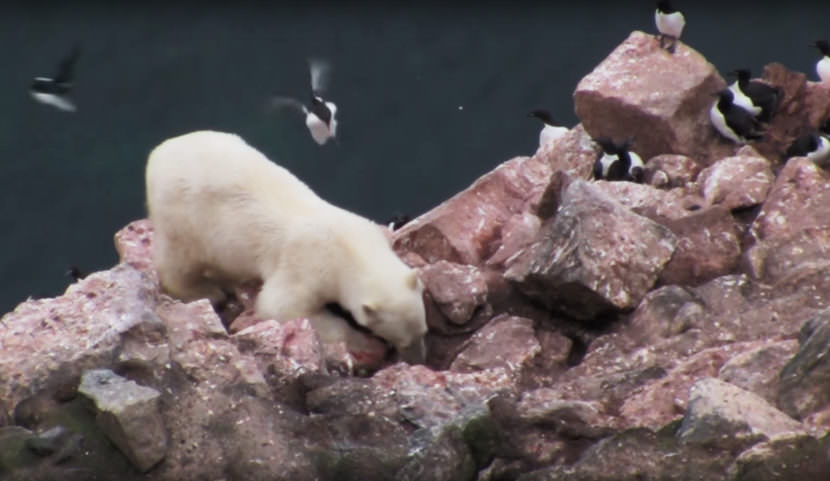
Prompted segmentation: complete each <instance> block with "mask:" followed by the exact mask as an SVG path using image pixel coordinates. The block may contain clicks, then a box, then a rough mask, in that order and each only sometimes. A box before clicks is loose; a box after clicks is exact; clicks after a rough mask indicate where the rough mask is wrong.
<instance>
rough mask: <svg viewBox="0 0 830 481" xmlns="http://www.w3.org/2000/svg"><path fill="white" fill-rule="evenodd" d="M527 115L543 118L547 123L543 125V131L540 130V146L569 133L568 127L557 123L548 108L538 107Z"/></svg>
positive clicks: (544, 122) (543, 121)
mask: <svg viewBox="0 0 830 481" xmlns="http://www.w3.org/2000/svg"><path fill="white" fill-rule="evenodd" d="M527 116H528V117H536V118H537V119H539V120H541V121H542V123H543V124H545V125H544V127H542V131H541V132H539V147H541V146H543V145H545V144H548V143H550V142H553V141H555V140H556V139H558V138H559V137H562V136H563V135H565V134H566V133H568V128H567V127H560V126H558V125H555V122H554V121H553V117H552V116H551V115H550V112H548V111H547V110H541V109H537V110H534V111H532V112H530V113H529V114H527Z"/></svg>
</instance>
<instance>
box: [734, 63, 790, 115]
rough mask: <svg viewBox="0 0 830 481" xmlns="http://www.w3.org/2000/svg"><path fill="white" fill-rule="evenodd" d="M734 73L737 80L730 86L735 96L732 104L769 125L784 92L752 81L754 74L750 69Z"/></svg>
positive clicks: (741, 69) (738, 70)
mask: <svg viewBox="0 0 830 481" xmlns="http://www.w3.org/2000/svg"><path fill="white" fill-rule="evenodd" d="M733 73H734V75H735V76H736V77H737V80H735V82H734V83H732V85H730V86H729V90H731V91H732V95H733V100H732V103H734V104H735V105H737V106H738V107H741V108H742V109H744V110H746V111H747V112H749V113H750V114H752V115H753V116H755V117H756V118H757V119H758V120H760V121H761V122H764V123H769V121H770V120H772V116H773V115H774V114H775V111H776V109H778V104H779V103H780V102H781V98H782V97H783V96H784V93H783V92H782V90H781V89H780V88H779V87H774V86H772V85H769V84H767V83H765V82H762V81H760V80H750V78H751V77H752V72H751V71H750V70H749V69H746V68H739V69H737V70H735V72H733Z"/></svg>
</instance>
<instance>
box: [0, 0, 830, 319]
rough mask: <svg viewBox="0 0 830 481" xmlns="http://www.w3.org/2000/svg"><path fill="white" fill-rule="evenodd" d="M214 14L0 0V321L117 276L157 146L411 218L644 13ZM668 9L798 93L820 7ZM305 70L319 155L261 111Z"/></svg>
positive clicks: (562, 116) (698, 45) (480, 166)
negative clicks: (330, 108) (192, 146)
mask: <svg viewBox="0 0 830 481" xmlns="http://www.w3.org/2000/svg"><path fill="white" fill-rule="evenodd" d="M171 3H172V2H171ZM234 3H235V2H227V4H228V5H227V6H221V5H216V4H213V3H202V4H201V5H200V4H196V3H186V4H176V5H168V6H165V4H164V3H162V2H129V3H124V2H111V3H105V2H60V3H58V2H51V3H50V2H46V3H42V2H41V3H28V4H21V5H19V6H12V5H10V4H4V5H2V6H0V66H2V67H0V72H2V75H0V176H2V179H3V184H2V188H0V226H2V227H3V232H2V236H0V279H2V283H0V313H2V312H6V311H8V310H11V309H13V308H14V306H15V305H16V304H18V303H19V302H21V301H23V300H25V299H26V298H27V297H29V296H31V297H46V296H55V295H59V294H60V293H62V292H63V290H64V289H65V288H66V286H67V284H68V283H69V282H70V279H69V278H68V277H66V276H65V274H64V273H65V271H66V270H67V268H68V267H69V266H71V265H76V266H77V267H78V268H80V269H81V270H82V271H85V272H91V271H95V270H100V269H106V268H109V267H111V266H112V265H114V264H115V262H117V256H116V253H115V250H114V248H113V241H112V238H113V234H114V233H115V232H116V231H117V230H118V229H120V228H121V227H123V226H124V225H126V224H127V223H128V222H130V221H132V220H135V219H139V218H142V217H144V215H145V209H144V194H143V184H144V182H143V169H144V162H145V160H146V157H147V154H148V153H149V151H150V150H151V149H152V148H153V147H154V146H155V145H157V144H158V143H159V142H161V141H162V140H164V139H166V138H168V137H171V136H175V135H179V134H183V133H186V132H188V131H192V130H196V129H218V130H226V131H230V132H235V133H238V134H240V135H241V136H243V137H244V138H245V139H246V140H247V141H248V142H249V143H251V144H252V145H254V146H255V147H257V148H258V149H260V150H262V151H263V152H264V153H265V154H266V155H268V156H269V157H270V158H272V159H273V160H274V161H276V162H278V163H280V164H281V165H283V166H285V167H287V168H288V169H289V170H291V171H292V172H294V173H295V174H296V175H297V176H299V177H300V178H301V179H303V180H304V181H305V182H307V183H308V184H309V185H310V186H311V187H312V188H313V189H315V190H316V191H317V192H318V193H319V194H320V195H321V196H322V197H323V198H325V199H327V200H329V201H330V202H332V203H335V204H337V205H339V206H342V207H345V208H347V209H350V210H353V211H356V212H358V213H360V214H362V215H365V216H367V217H370V218H372V219H374V220H377V221H379V222H382V221H385V220H387V219H389V218H390V217H392V216H393V215H395V214H397V213H405V214H410V215H412V216H415V215H417V214H420V213H422V212H425V211H427V210H429V209H430V208H432V207H434V206H435V205H437V204H439V203H440V202H441V201H443V200H445V199H446V198H448V197H450V196H451V195H453V194H455V193H456V192H458V191H459V190H461V189H463V188H465V187H466V186H468V185H469V184H470V183H472V182H473V181H474V180H475V179H476V178H477V177H478V176H480V175H481V174H483V173H485V172H487V171H489V170H491V169H492V168H494V167H495V166H497V165H498V164H500V163H501V162H503V161H505V160H507V159H509V158H511V157H513V156H516V155H530V154H532V153H533V152H534V151H535V149H536V147H537V143H538V133H539V129H540V125H539V124H538V123H537V122H536V121H535V120H533V119H529V118H527V117H526V115H527V113H528V112H529V111H530V110H531V109H534V108H547V109H549V110H550V111H551V112H552V113H553V115H554V117H555V118H556V119H557V120H558V121H559V122H560V123H562V124H564V125H568V126H572V125H574V124H575V123H577V122H578V119H577V118H576V117H575V115H574V113H573V102H572V93H573V90H574V88H575V87H576V84H577V83H578V81H579V79H580V78H582V77H583V76H584V75H586V74H587V73H589V72H590V71H591V70H592V69H593V67H594V66H596V65H597V64H598V63H599V62H600V61H602V59H603V58H605V57H606V56H607V55H608V53H610V52H611V50H613V49H614V48H615V47H616V46H617V45H618V44H619V43H620V42H622V41H623V40H624V39H625V38H626V37H627V36H628V35H629V34H630V33H631V32H632V31H633V30H643V31H646V32H650V33H653V32H654V20H653V3H652V2H569V3H570V5H571V6H568V7H564V6H560V3H559V2H511V3H507V2H505V3H503V4H498V3H486V4H481V5H478V6H477V5H476V4H472V3H470V4H463V6H462V5H458V6H456V5H453V4H451V3H448V4H446V5H441V4H438V3H429V4H418V3H414V2H410V4H409V6H402V4H400V3H398V2H389V3H380V2H378V3H367V2H362V3H349V2H343V3H342V4H338V3H334V2H329V3H324V4H313V3H304V4H303V5H304V6H302V7H301V6H285V5H288V4H281V3H277V2H273V3H270V4H266V3H264V2H263V4H261V5H260V4H254V2H242V3H239V4H237V6H232V5H233V4H234ZM674 3H675V4H676V6H677V7H679V8H681V9H682V10H683V11H684V12H685V14H686V18H687V26H686V31H685V33H684V36H683V40H684V42H686V43H687V44H688V45H690V46H691V47H692V48H694V49H696V50H698V51H699V52H701V53H702V54H703V55H704V56H705V57H706V58H707V59H708V60H709V61H711V62H712V63H713V64H714V65H715V66H716V67H717V68H718V69H719V70H720V71H721V72H722V73H724V74H725V73H726V72H729V71H731V70H734V69H736V68H739V67H748V68H751V69H752V70H753V71H754V72H755V73H758V74H760V72H761V70H762V68H763V66H764V65H765V64H766V63H769V62H781V63H783V64H784V65H786V66H787V67H788V68H790V69H793V70H799V71H803V72H806V73H807V74H808V76H809V78H810V79H815V68H814V66H815V62H816V60H818V58H819V56H818V51H817V50H816V49H814V48H812V47H810V44H811V43H812V42H813V41H815V40H816V39H819V38H829V37H830V2H823V3H819V2H774V3H759V2H720V3H715V2H691V1H687V2H681V1H675V2H674ZM281 5H282V6H281ZM76 43H77V44H79V45H81V48H82V54H81V57H80V59H79V61H78V64H77V66H76V70H77V71H76V86H75V91H74V94H73V98H74V100H75V102H76V103H77V105H78V111H77V112H75V113H66V112H61V111H58V110H56V109H54V108H50V107H48V106H44V105H42V104H39V103H36V102H34V101H33V100H32V99H31V97H30V96H29V94H28V87H29V84H30V83H31V80H32V78H33V77H34V76H49V75H52V74H53V73H54V70H55V69H56V67H57V64H58V62H59V61H60V59H61V57H62V56H64V55H65V54H66V53H67V52H68V51H69V50H70V49H71V48H72V46H73V45H75V44H76ZM310 57H318V58H325V59H327V60H328V61H329V62H331V64H332V65H333V70H332V77H331V86H330V90H329V96H330V98H331V100H333V101H334V102H336V103H337V105H338V107H339V111H338V117H339V122H340V126H339V129H338V130H339V132H338V135H339V139H338V142H337V143H336V144H328V145H325V146H322V147H320V146H318V145H317V144H315V143H314V142H313V141H312V140H311V138H310V136H309V134H308V131H307V130H306V128H305V125H304V122H303V119H302V118H301V117H300V116H299V115H296V114H294V113H292V112H291V111H280V112H269V111H268V109H266V108H265V105H266V100H267V99H268V98H269V96H270V95H273V94H279V95H287V96H294V97H297V98H300V99H303V100H305V99H306V98H307V96H308V93H309V85H308V71H307V59H308V58H310Z"/></svg>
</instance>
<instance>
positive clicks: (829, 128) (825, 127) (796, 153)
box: [786, 118, 830, 169]
mask: <svg viewBox="0 0 830 481" xmlns="http://www.w3.org/2000/svg"><path fill="white" fill-rule="evenodd" d="M786 156H787V158H788V159H789V158H790V157H807V159H809V160H811V161H813V162H815V163H816V165H818V166H819V167H821V168H823V169H826V168H828V167H830V118H828V119H827V120H825V121H824V122H823V123H822V124H821V125H820V126H819V128H818V130H811V131H810V132H807V133H806V134H804V135H802V136H801V137H799V138H797V139H795V141H793V143H792V144H790V148H789V149H787V153H786Z"/></svg>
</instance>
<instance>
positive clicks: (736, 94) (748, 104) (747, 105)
mask: <svg viewBox="0 0 830 481" xmlns="http://www.w3.org/2000/svg"><path fill="white" fill-rule="evenodd" d="M729 90H731V91H732V103H733V104H734V105H737V106H738V107H740V108H742V109H744V110H746V111H747V112H749V113H751V114H752V115H756V116H757V115H758V114H760V113H761V107H758V106H756V105H755V104H754V103H752V99H750V98H749V97H747V96H746V95H745V94H744V92H743V90H741V87H740V86H739V85H738V82H737V81H735V82H733V83H732V85H730V86H729Z"/></svg>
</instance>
